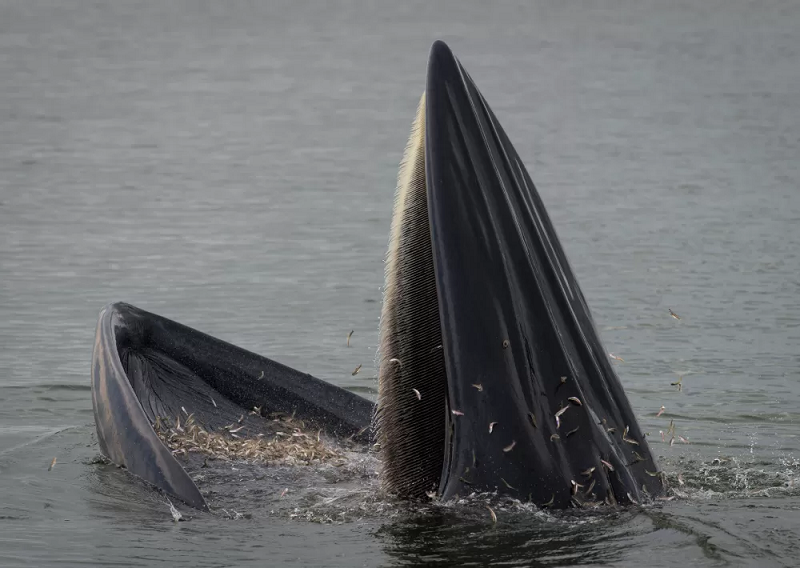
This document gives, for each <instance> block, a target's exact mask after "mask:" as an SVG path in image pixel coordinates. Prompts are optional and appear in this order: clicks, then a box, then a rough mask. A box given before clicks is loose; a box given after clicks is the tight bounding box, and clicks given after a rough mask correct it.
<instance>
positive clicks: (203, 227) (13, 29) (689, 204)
mask: <svg viewBox="0 0 800 568" xmlns="http://www.w3.org/2000/svg"><path fill="white" fill-rule="evenodd" d="M798 30H800V6H798V5H796V4H793V3H784V2H779V1H775V2H772V1H769V2H762V3H758V4H753V3H748V2H743V1H742V2H740V1H738V0H734V1H724V2H723V1H717V0H715V1H712V2H709V3H703V4H696V3H694V4H692V3H680V2H679V3H641V2H628V1H627V0H619V1H618V2H614V3H612V4H606V5H602V6H601V5H595V4H591V3H569V4H564V3H527V2H519V3H512V2H504V3H498V4H496V5H493V6H492V9H491V10H489V11H486V10H484V9H482V7H481V5H479V3H475V2H457V3H455V2H453V3H450V2H437V3H423V2H403V3H391V4H390V3H385V4H380V5H375V6H373V5H369V6H366V5H362V4H357V3H350V2H343V3H336V4H330V5H328V4H324V5H318V4H315V5H314V6H313V7H311V6H309V7H305V6H303V5H301V4H296V3H290V2H283V3H282V5H279V4H276V3H262V4H257V5H244V4H232V5H225V6H224V7H223V6H222V5H217V4H208V5H202V6H200V5H196V4H193V3H188V2H170V3H168V4H164V3H157V2H143V3H137V4H136V5H133V4H129V3H111V2H108V3H104V2H99V3H93V4H91V5H89V4H85V3H81V2H77V1H74V0H72V1H64V2H36V3H33V2H24V1H22V0H13V1H11V2H5V3H3V5H2V7H0V53H2V56H0V76H2V77H3V80H2V81H0V147H1V148H2V152H0V346H2V348H0V495H2V496H3V498H2V499H0V564H2V565H4V566H6V565H8V566H14V565H21V564H33V565H38V566H48V565H56V564H58V565H59V566H63V565H87V564H92V563H96V564H100V565H114V564H117V565H125V564H129V565H142V564H148V565H158V564H164V565H170V566H178V565H191V566H218V565H220V564H225V565H234V564H236V565H240V564H259V565H262V564H264V563H269V564H274V565H328V566H353V565H392V564H421V563H430V564H436V563H438V564H442V565H445V564H449V563H452V562H454V561H460V562H462V563H473V564H478V565H482V564H489V563H491V564H493V565H494V564H503V563H505V564H508V565H536V564H542V565H565V564H586V563H606V564H614V565H625V566H641V565H648V566H653V565H655V566H658V565H675V564H686V565H692V566H709V565H722V564H732V565H754V564H757V565H763V566H769V565H794V564H796V559H797V557H798V554H799V553H800V550H798V546H799V545H798V544H797V539H796V534H797V533H798V532H799V531H800V514H798V510H800V499H799V497H800V496H798V489H797V483H800V482H798V480H797V477H798V469H799V468H800V466H798V461H799V460H800V442H799V441H798V422H800V412H798V408H800V374H798V368H800V353H798V350H797V346H798V345H799V344H800V281H798V278H797V274H800V254H799V253H798V251H800V230H798V227H800V193H799V192H798V191H797V188H798V187H800V170H798V166H797V156H798V155H800V136H798V132H800V98H798V97H797V96H796V93H797V92H800V67H798V65H797V60H798V57H800V51H799V50H800V38H799V37H798ZM437 37H441V38H442V39H445V40H446V41H448V43H449V44H450V45H451V46H452V47H453V49H454V50H455V51H456V53H457V54H458V55H459V56H460V58H461V59H462V61H463V62H464V64H465V66H466V67H467V68H468V69H469V71H470V73H471V75H472V76H473V78H474V79H475V80H476V81H477V83H478V84H479V86H480V88H481V90H482V92H483V93H484V95H485V96H486V97H487V99H488V100H489V102H490V104H491V105H492V108H493V109H494V111H495V112H496V113H497V115H498V118H499V119H500V121H501V122H502V123H503V124H504V126H505V128H506V130H507V131H508V134H509V136H510V138H511V139H512V140H513V142H514V145H515V146H516V148H517V150H518V151H519V153H520V155H521V156H523V159H524V160H525V162H526V165H527V166H528V168H529V170H530V171H531V175H532V177H533V179H534V181H535V182H536V184H537V186H538V188H539V190H540V193H541V195H542V198H543V200H544V202H545V204H546V206H547V208H548V212H549V213H550V215H551V217H552V219H553V222H554V224H555V226H556V228H557V230H558V234H559V236H560V238H561V240H562V241H563V244H564V247H565V249H566V252H567V254H568V255H569V257H570V261H571V264H572V266H573V269H574V270H575V272H576V274H577V276H578V279H579V281H580V282H581V285H582V288H583V291H584V294H585V295H586V297H587V301H588V302H589V305H590V306H591V308H592V310H593V313H594V315H595V318H596V321H597V324H598V328H599V329H600V331H601V335H602V338H603V341H604V342H605V344H606V347H607V350H608V351H609V352H612V353H614V354H615V355H619V356H621V357H622V358H623V359H624V362H619V361H618V362H615V363H614V364H615V366H616V369H617V371H618V373H619V375H620V377H621V379H622V381H623V383H624V385H625V388H626V391H627V392H628V395H629V397H630V399H631V404H632V406H633V407H634V408H635V409H637V418H638V419H639V421H640V424H641V426H642V428H643V430H644V431H645V432H648V433H649V438H650V445H651V448H652V449H653V451H654V453H655V454H656V456H657V457H658V458H659V460H660V464H661V466H662V468H663V469H664V470H665V471H666V472H667V473H668V474H669V479H670V483H671V486H672V487H673V489H675V490H676V491H677V492H679V494H680V495H681V496H680V497H678V498H676V499H675V500H673V501H668V502H659V503H656V504H655V505H652V506H649V507H647V508H645V509H632V510H630V511H624V512H616V513H604V512H589V513H587V512H580V513H576V512H566V513H551V512H547V511H544V512H542V511H538V510H533V509H529V508H526V507H523V506H519V505H510V504H505V505H504V504H503V503H495V502H492V503H493V504H492V505H491V506H492V507H493V509H494V510H495V512H496V514H497V517H498V521H497V524H494V523H492V520H491V517H490V515H489V512H488V511H487V509H486V508H485V502H484V500H483V498H475V499H474V500H472V501H468V502H467V503H464V504H461V505H459V504H451V505H440V504H435V503H431V504H425V505H424V507H423V506H416V507H410V506H408V505H404V504H400V503H394V502H393V501H391V500H390V499H386V498H385V497H384V496H383V495H382V494H381V493H380V489H379V487H378V484H377V480H376V471H377V467H379V464H377V463H376V462H374V460H372V461H371V459H370V458H369V457H367V458H364V459H355V458H354V459H353V460H352V461H351V463H350V465H349V466H348V467H347V468H346V469H344V470H342V471H330V470H329V469H325V468H321V469H319V470H304V469H298V468H295V469H291V468H276V467H266V468H264V469H263V471H258V470H256V469H248V468H246V467H243V468H239V469H237V470H235V471H234V470H233V469H231V470H224V471H222V470H220V471H217V473H216V474H212V476H211V478H210V479H208V480H206V483H207V488H208V489H209V490H210V491H214V492H215V493H214V494H213V495H212V496H211V497H212V498H211V501H212V503H214V512H213V513H212V514H199V513H196V512H192V511H188V510H185V509H184V510H183V513H184V515H185V518H187V519H188V520H187V521H186V522H181V523H173V521H172V517H171V515H170V512H169V506H168V504H167V503H166V500H165V499H164V498H163V497H162V496H160V495H158V494H156V493H154V492H153V491H151V490H150V489H149V488H148V487H145V486H144V485H143V484H141V483H136V482H132V480H131V478H130V476H129V475H128V474H127V473H126V472H124V471H122V470H119V469H117V468H116V467H114V466H109V465H102V464H98V463H93V460H94V458H95V457H96V456H97V451H98V450H97V444H96V441H95V439H94V436H93V432H94V426H93V419H92V412H91V397H90V393H89V391H88V384H89V368H88V366H89V361H90V358H91V347H92V338H93V335H94V326H95V323H96V317H97V314H98V312H99V310H100V309H101V307H102V306H103V305H105V304H106V303H108V302H110V301H115V300H123V301H127V302H130V303H133V304H135V305H139V306H141V307H142V308H144V309H147V310H150V311H154V312H156V313H159V314H162V315H164V316H166V317H169V318H172V319H176V320H178V321H180V322H182V323H184V324H187V325H190V326H192V327H196V328H198V329H201V330H203V331H205V332H207V333H210V334H212V335H215V336H217V337H220V338H222V339H225V340H227V341H231V342H233V343H235V344H237V345H240V346H242V347H244V348H246V349H249V350H251V351H255V352H257V353H261V354H264V355H266V356H269V357H273V358H276V359H278V360H279V361H281V362H282V363H285V364H288V365H291V366H293V367H295V368H298V369H302V370H304V371H307V372H310V373H312V374H315V375H317V376H320V377H322V378H325V379H327V380H331V381H333V382H335V383H336V384H339V385H342V386H345V387H347V388H351V389H353V390H356V391H357V392H361V393H365V394H366V395H367V396H373V397H374V393H375V390H374V389H375V379H374V377H375V374H376V373H375V365H374V357H375V350H376V345H377V337H378V333H377V327H378V317H379V314H380V301H381V285H382V281H383V272H382V271H383V262H382V259H383V255H384V254H385V249H386V243H387V238H388V231H389V220H390V214H391V204H392V196H393V189H394V185H395V177H396V171H397V164H398V162H399V159H400V157H401V155H402V150H403V144H404V143H405V140H406V139H407V136H408V128H409V126H410V122H411V119H412V118H413V114H414V108H415V106H416V104H417V101H418V99H419V94H420V92H421V90H422V88H423V84H424V76H425V62H426V55H427V51H428V49H429V46H430V44H431V42H432V41H433V40H434V39H435V38H437ZM670 309H671V310H674V312H675V313H677V314H679V316H680V318H681V319H680V320H676V319H674V318H672V317H670V315H669V310H670ZM350 330H354V333H353V335H352V338H351V346H350V347H347V344H346V337H347V333H348V332H349V331H350ZM357 365H363V368H362V370H361V373H359V374H358V375H356V376H352V375H351V372H352V370H353V369H354V368H355V367H356V366H357ZM681 376H682V377H683V378H682V380H681V387H682V388H681V389H680V390H678V389H677V387H676V386H675V385H672V384H671V383H674V382H677V380H678V378H679V377H681ZM662 405H663V406H664V407H665V412H664V413H663V414H661V415H660V416H656V414H657V413H658V411H659V409H660V408H661V406H662ZM670 422H672V424H673V426H674V434H675V439H674V443H673V444H672V445H670V440H671V439H672V431H671V430H670ZM661 432H664V433H665V437H664V439H663V441H662V437H661ZM680 437H683V439H685V440H686V442H687V443H684V442H683V441H682V440H681V438H680ZM54 457H57V462H56V465H55V466H54V467H53V469H52V470H51V471H48V467H49V465H50V463H51V462H52V459H53V458H54ZM231 467H237V466H235V465H232V466H231ZM213 475H217V477H216V478H215V477H213ZM679 476H680V477H679ZM681 482H682V483H683V485H681ZM284 490H287V491H286V493H284ZM282 494H283V496H281V495H282ZM421 507H422V508H421ZM223 509H224V511H223ZM225 511H227V513H226V512H225Z"/></svg>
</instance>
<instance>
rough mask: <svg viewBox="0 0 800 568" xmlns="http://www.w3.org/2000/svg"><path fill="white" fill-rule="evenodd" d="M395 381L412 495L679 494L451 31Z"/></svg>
mask: <svg viewBox="0 0 800 568" xmlns="http://www.w3.org/2000/svg"><path fill="white" fill-rule="evenodd" d="M422 128H424V133H423V132H422ZM421 162H424V164H423V163H421ZM404 170H405V171H404ZM409 172H410V173H409ZM423 174H424V175H423ZM427 247H429V248H427ZM437 323H438V329H437V325H436V324H437ZM439 347H440V348H439ZM379 390H380V395H379V404H378V413H377V417H378V420H377V425H378V437H379V440H380V441H381V445H382V453H383V457H384V461H385V463H384V480H385V483H386V485H387V488H388V489H389V490H391V491H394V492H396V493H399V494H402V495H405V496H409V497H414V496H422V495H424V493H426V492H430V491H434V492H436V493H437V494H438V495H440V496H441V497H443V498H449V497H453V496H455V495H457V494H463V493H464V492H467V491H470V492H471V491H476V490H485V491H497V492H499V493H504V494H509V495H511V496H514V497H517V498H520V499H523V500H528V499H529V500H531V501H533V502H536V503H539V504H545V503H547V504H551V505H552V506H554V507H565V506H569V505H570V504H573V505H575V504H580V503H584V502H604V501H605V502H607V503H615V502H630V501H639V500H640V499H642V498H646V497H647V495H648V494H649V495H655V494H658V493H661V492H662V491H663V486H662V479H663V478H662V476H661V475H660V474H659V473H658V468H657V465H656V464H655V461H654V459H653V456H652V455H651V452H650V450H649V447H648V444H647V441H646V440H645V438H644V436H643V435H642V433H641V431H640V429H639V426H638V424H637V422H636V419H635V417H634V414H633V411H632V409H631V407H630V404H629V402H628V400H627V397H626V396H625V393H624V391H623V388H622V385H621V383H620V381H619V379H618V377H617V376H616V374H615V372H614V370H613V368H612V366H611V364H610V361H609V360H608V357H607V356H606V355H605V351H604V350H603V348H602V345H601V343H600V339H599V336H598V334H597V332H596V330H595V327H594V324H593V321H592V317H591V314H590V311H589V308H588V306H587V304H586V301H585V299H584V297H583V294H582V293H581V290H580V287H579V286H578V282H577V280H576V279H575V275H574V274H573V272H572V270H571V268H570V266H569V263H568V262H567V259H566V256H565V254H564V251H563V249H562V247H561V244H560V242H559V240H558V238H557V236H556V232H555V229H554V228H553V225H552V223H551V221H550V218H549V216H548V215H547V212H546V210H545V208H544V205H543V203H542V200H541V199H540V197H539V195H538V193H537V191H536V188H535V187H534V185H533V182H532V181H531V179H530V177H529V175H528V173H527V171H526V169H525V166H524V165H523V164H522V161H521V159H520V158H519V156H518V154H517V152H516V151H515V149H514V147H513V145H512V144H511V142H510V141H509V139H508V137H507V136H506V134H505V132H504V130H503V128H502V127H501V126H500V124H499V122H498V121H497V119H496V117H495V116H494V114H493V112H492V111H491V109H490V108H489V106H488V104H487V103H486V101H485V99H484V98H483V96H482V95H481V93H480V91H479V90H478V88H477V87H476V85H475V83H474V82H473V81H472V79H471V78H470V76H469V74H468V73H467V72H466V71H465V70H464V68H463V67H462V66H461V64H460V63H459V61H458V60H457V59H456V58H455V56H454V55H453V53H452V52H451V51H450V49H449V48H448V47H447V46H446V45H445V44H444V43H443V42H436V43H435V44H434V45H433V48H432V50H431V53H430V59H429V66H428V78H427V86H426V90H425V95H424V97H423V101H422V103H421V108H420V113H419V114H418V117H417V120H416V122H415V129H414V131H413V132H412V137H411V140H410V141H409V148H408V149H407V153H406V158H405V159H404V169H403V168H401V175H400V179H399V183H398V200H397V202H396V207H395V217H394V224H393V236H392V239H391V244H390V252H389V255H388V257H387V285H386V298H385V302H384V312H383V315H382V325H381V370H380V387H379Z"/></svg>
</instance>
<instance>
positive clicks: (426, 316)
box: [92, 42, 664, 509]
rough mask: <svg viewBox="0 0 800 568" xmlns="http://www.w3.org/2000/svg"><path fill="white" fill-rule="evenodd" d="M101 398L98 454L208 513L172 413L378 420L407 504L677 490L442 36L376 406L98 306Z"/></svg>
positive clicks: (534, 205) (389, 269) (404, 167)
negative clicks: (162, 429)
mask: <svg viewBox="0 0 800 568" xmlns="http://www.w3.org/2000/svg"><path fill="white" fill-rule="evenodd" d="M92 399H93V404H94V411H95V422H96V424H97V431H98V440H99V444H100V449H101V451H102V453H103V454H104V455H106V456H107V457H109V458H110V459H111V460H112V461H114V462H115V463H117V464H119V465H124V466H125V467H127V469H128V470H129V471H131V473H133V474H135V475H137V476H139V477H141V478H143V479H145V480H146V481H148V482H150V483H152V484H154V485H156V486H157V487H159V488H160V489H162V490H164V491H165V492H167V493H168V494H171V495H173V496H175V497H178V498H180V499H182V500H183V501H184V502H186V503H187V504H189V505H192V506H195V507H198V508H203V509H204V508H207V504H206V502H205V499H204V498H203V496H202V495H201V494H200V492H199V490H198V489H197V487H196V486H195V484H194V482H193V481H192V480H191V478H190V477H189V476H188V475H187V473H186V472H185V471H184V469H183V468H182V466H181V465H180V464H179V462H178V461H177V460H176V459H175V457H174V455H173V453H172V452H171V451H170V449H169V448H167V447H166V446H165V445H164V443H163V442H162V440H161V438H159V436H158V435H157V433H156V432H155V430H154V425H155V424H156V423H157V422H158V420H159V417H160V416H176V415H179V413H180V411H183V412H184V413H185V414H187V415H188V414H192V416H193V419H195V420H198V421H202V423H203V425H204V428H207V429H208V430H209V431H210V430H215V429H216V430H220V429H224V427H225V426H224V425H225V424H231V425H233V424H234V422H233V421H235V424H236V425H237V427H236V428H235V430H236V431H239V430H244V431H243V432H241V434H242V435H247V434H249V435H263V432H260V430H259V429H260V428H262V426H261V425H260V423H259V422H258V421H257V420H256V419H253V418H251V417H250V416H249V414H247V411H249V410H251V409H253V408H256V409H259V414H264V413H266V412H268V411H284V412H288V413H291V414H293V415H294V416H296V417H297V418H298V419H301V420H304V421H307V422H308V423H309V424H312V425H314V426H315V427H320V428H324V429H325V431H326V432H328V433H329V434H332V435H334V436H340V437H344V436H347V437H351V438H353V437H354V438H356V439H359V438H360V439H363V440H366V439H368V438H371V437H372V433H371V432H370V430H369V427H370V425H374V434H375V437H376V438H377V441H378V443H379V448H380V455H381V459H382V462H383V467H382V480H383V485H384V487H385V488H386V489H387V490H388V491H390V492H391V493H393V494H396V495H398V496H400V497H405V498H412V499H413V498H420V497H424V496H425V495H429V496H430V495H436V496H439V497H441V498H443V499H448V498H452V497H454V496H456V495H459V494H464V493H467V492H473V491H489V492H498V493H501V494H506V495H509V496H512V497H515V498H518V499H520V500H523V501H531V502H533V503H536V504H538V505H547V506H552V507H567V506H570V505H572V506H586V505H600V504H603V503H606V504H615V503H628V502H638V501H640V500H642V499H644V498H647V496H648V495H650V496H654V495H657V494H660V493H662V492H663V490H664V487H663V476H662V475H661V473H660V472H659V470H658V469H657V466H656V464H655V461H654V459H653V456H652V454H651V452H650V450H649V447H648V444H647V441H646V440H645V438H644V436H643V435H642V433H641V431H640V429H639V426H638V424H637V422H636V419H635V417H634V414H633V411H632V409H631V407H630V405H629V403H628V400H627V398H626V396H625V393H624V391H623V389H622V385H621V383H620V381H619V379H618V378H617V376H616V374H615V373H614V370H613V368H612V366H611V364H610V362H609V360H608V357H607V355H605V351H604V350H603V348H602V345H601V343H600V340H599V336H598V334H597V332H596V330H595V328H594V324H593V322H592V318H591V314H590V311H589V309H588V307H587V305H586V302H585V300H584V297H583V295H582V293H581V291H580V288H579V286H578V283H577V281H576V279H575V276H574V274H573V272H572V270H571V268H570V266H569V264H568V262H567V259H566V257H565V255H564V251H563V249H562V247H561V244H560V243H559V241H558V238H557V236H556V233H555V230H554V229H553V226H552V224H551V222H550V219H549V217H548V215H547V213H546V211H545V208H544V205H543V203H542V201H541V199H540V197H539V195H538V193H537V191H536V189H535V187H534V185H533V182H532V181H531V179H530V177H529V175H528V173H527V171H526V169H525V167H524V166H523V164H522V161H521V160H520V158H519V156H518V155H517V153H516V151H515V150H514V147H513V146H512V144H511V142H510V141H509V139H508V137H507V136H506V134H505V132H504V130H503V128H502V127H501V126H500V124H499V122H498V121H497V119H496V118H495V116H494V114H493V113H492V111H491V109H490V108H489V106H488V104H487V103H486V101H485V100H484V98H483V96H482V95H481V93H480V92H479V91H478V89H477V87H476V86H475V83H474V82H473V81H472V79H471V78H470V76H469V75H468V74H467V72H466V71H465V70H464V68H463V67H462V66H461V64H460V63H459V61H458V60H457V59H456V58H455V56H454V55H453V54H452V52H451V51H450V49H449V48H448V47H447V46H446V45H445V44H444V43H442V42H436V43H435V44H434V45H433V48H432V50H431V54H430V59H429V66H428V77H427V84H426V88H425V92H424V94H423V96H422V100H421V101H420V105H419V108H418V111H417V116H416V119H415V121H414V124H413V127H412V132H411V137H410V139H409V141H408V145H407V147H406V152H405V156H404V158H403V162H402V164H401V167H400V173H399V176H398V187H397V192H396V198H395V206H394V214H393V219H392V228H391V237H390V243H389V252H388V254H387V258H386V286H385V290H384V303H383V310H382V316H381V339H380V370H379V394H378V404H377V407H376V408H375V409H374V412H373V405H372V404H371V403H370V402H369V401H367V400H366V399H363V398H361V397H359V396H357V395H355V394H353V393H350V392H347V391H345V390H343V389H340V388H338V387H336V386H334V385H331V384H328V383H325V382H324V381H320V380H319V379H315V378H314V377H311V376H309V375H307V374H304V373H301V372H299V371H295V370H293V369H290V368H288V367H285V366H283V365H280V364H279V363H276V362H274V361H272V360H270V359H267V358H264V357H260V356H258V355H256V354H253V353H249V352H247V351H245V350H243V349H240V348H238V347H235V346H233V345H230V344H228V343H225V342H222V341H220V340H217V339H215V338H213V337H211V336H208V335H205V334H203V333H200V332H198V331H196V330H193V329H190V328H188V327H186V326H182V325H181V324H178V323H176V322H173V321H170V320H167V319H166V318H162V317H160V316H157V315H155V314H150V313H147V312H144V311H142V310H139V309H137V308H134V307H133V306H128V305H126V304H114V305H111V306H108V307H106V308H105V309H104V310H103V312H101V316H100V321H99V322H98V327H97V337H96V341H95V349H94V355H93V365H92ZM237 417H238V418H237ZM256 418H260V416H257V417H256ZM239 425H241V428H240V427H239ZM204 431H205V430H204ZM259 432H260V434H259Z"/></svg>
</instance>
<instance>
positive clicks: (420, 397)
mask: <svg viewBox="0 0 800 568" xmlns="http://www.w3.org/2000/svg"><path fill="white" fill-rule="evenodd" d="M411 390H412V391H414V394H415V395H417V400H422V394H421V393H420V392H419V391H418V390H417V389H411Z"/></svg>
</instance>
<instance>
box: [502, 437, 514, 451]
mask: <svg viewBox="0 0 800 568" xmlns="http://www.w3.org/2000/svg"><path fill="white" fill-rule="evenodd" d="M516 445H517V441H516V440H513V441H512V442H511V443H510V444H509V445H507V446H506V447H505V448H503V451H504V452H506V453H508V452H510V451H511V450H513V449H514V446H516Z"/></svg>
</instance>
